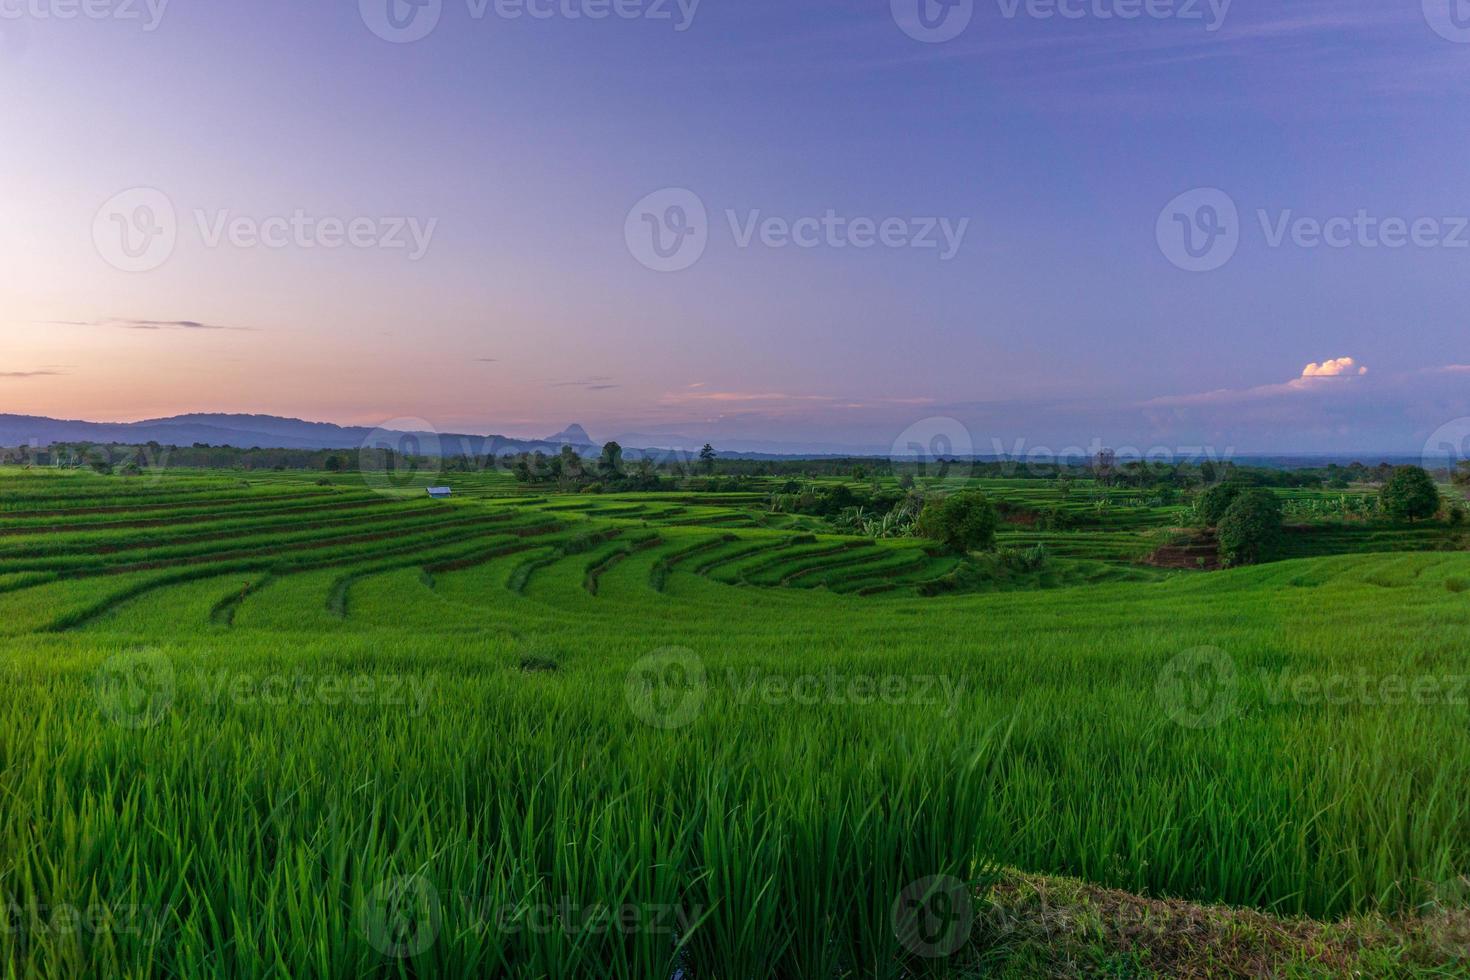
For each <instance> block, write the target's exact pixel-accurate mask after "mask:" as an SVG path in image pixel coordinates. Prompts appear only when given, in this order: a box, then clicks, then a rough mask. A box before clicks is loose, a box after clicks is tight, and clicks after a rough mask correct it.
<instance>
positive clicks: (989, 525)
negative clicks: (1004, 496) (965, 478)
mask: <svg viewBox="0 0 1470 980" xmlns="http://www.w3.org/2000/svg"><path fill="white" fill-rule="evenodd" d="M997 523H998V519H997V517H996V513H995V505H994V504H992V503H991V502H990V500H989V498H988V497H986V496H985V494H983V493H980V492H979V491H975V490H970V491H966V492H964V493H956V494H952V495H950V496H948V497H943V498H941V499H939V500H932V501H930V502H929V503H928V504H926V505H925V506H924V511H923V513H921V514H920V515H919V525H918V531H919V534H920V535H922V536H923V537H926V538H928V539H929V540H931V541H934V542H937V543H938V544H939V545H940V546H941V547H943V548H944V550H946V551H949V552H951V553H953V554H965V553H966V552H970V551H990V550H992V549H994V548H995V528H996V524H997Z"/></svg>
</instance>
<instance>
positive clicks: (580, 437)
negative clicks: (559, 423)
mask: <svg viewBox="0 0 1470 980" xmlns="http://www.w3.org/2000/svg"><path fill="white" fill-rule="evenodd" d="M546 441H547V442H560V443H565V444H567V445H572V446H590V445H592V437H591V436H589V435H588V434H587V430H586V429H584V428H582V427H581V426H580V425H578V424H576V423H575V422H573V423H572V424H571V425H569V426H567V427H566V428H565V429H562V430H561V431H560V432H558V433H557V434H556V435H554V436H548V437H547V438H546Z"/></svg>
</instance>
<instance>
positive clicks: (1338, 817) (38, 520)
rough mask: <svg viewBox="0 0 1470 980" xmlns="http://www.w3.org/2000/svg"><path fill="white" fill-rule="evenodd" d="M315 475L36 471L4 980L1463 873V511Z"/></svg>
mask: <svg viewBox="0 0 1470 980" xmlns="http://www.w3.org/2000/svg"><path fill="white" fill-rule="evenodd" d="M319 477H320V475H319V474H313V475H311V476H307V475H305V474H289V473H267V474H256V473H232V474H224V473H205V472H198V473H191V472H183V473H169V474H166V475H162V476H149V477H145V478H141V479H133V480H129V479H125V478H121V477H103V476H98V475H92V474H82V473H75V472H65V473H63V472H55V473H53V472H23V471H20V470H18V469H6V470H0V678H3V684H4V687H3V690H4V698H3V699H0V898H3V900H4V902H5V904H6V906H7V914H6V916H5V917H4V918H3V924H4V932H3V934H0V975H3V976H5V977H31V976H36V977H81V976H122V977H139V978H141V977H231V978H234V977H239V978H245V977H262V976H280V977H323V978H358V977H440V976H443V977H451V976H455V977H457V976H505V977H551V978H555V977H612V978H659V980H669V978H673V977H680V978H687V980H706V978H753V977H782V978H785V977H793V978H824V980H830V978H836V977H882V978H900V977H916V976H988V975H995V973H996V972H997V971H999V969H1000V966H999V964H998V961H997V960H996V956H997V955H998V954H997V952H996V950H998V949H1000V948H1002V947H1003V945H1004V944H1003V940H1004V936H1003V935H1002V934H1001V933H1003V931H1004V927H1003V926H1001V925H998V924H997V923H995V922H994V921H992V920H990V919H988V918H987V917H985V916H984V915H983V914H981V912H982V910H983V909H984V908H985V902H986V896H987V894H988V892H989V890H990V889H991V887H992V886H993V885H994V884H995V883H996V882H997V881H999V880H1000V878H1001V876H1002V874H1003V873H1005V871H1006V869H1020V870H1022V871H1024V872H1026V873H1029V874H1037V875H1057V876H1066V877H1069V878H1075V879H1080V880H1082V881H1085V882H1088V883H1092V884H1096V885H1102V886H1108V887H1111V888H1117V889H1122V890H1125V891H1127V892H1130V893H1134V894H1138V895H1143V896H1152V897H1158V898H1177V899H1185V900H1189V901H1191V902H1199V903H1218V904H1228V905H1233V906H1243V907H1246V908H1250V909H1256V910H1261V911H1264V912H1269V913H1272V914H1275V915H1280V916H1287V917H1292V916H1303V917H1311V918H1313V919H1320V920H1341V919H1346V918H1350V917H1354V916H1363V915H1389V916H1395V915H1408V914H1418V913H1419V912H1422V910H1424V909H1426V908H1441V907H1446V906H1454V907H1461V906H1462V905H1463V903H1464V899H1465V897H1466V894H1467V892H1466V890H1465V888H1464V882H1465V881H1466V879H1465V875H1466V874H1467V873H1470V688H1467V678H1470V551H1466V550H1465V542H1464V540H1463V539H1462V538H1461V537H1460V536H1459V532H1457V531H1451V530H1449V529H1446V528H1444V527H1441V526H1438V525H1436V526H1433V527H1431V526H1429V525H1423V526H1417V527H1393V526H1389V525H1377V524H1373V523H1371V522H1364V523H1357V524H1350V523H1331V522H1317V523H1311V522H1304V523H1303V524H1302V525H1301V526H1300V527H1296V528H1294V529H1293V530H1292V533H1291V534H1290V535H1289V538H1288V543H1287V552H1288V557H1287V560H1283V561H1279V562H1275V563H1272V564H1268V565H1263V566H1259V567H1254V568H1243V569H1237V570H1231V571H1223V572H1209V573H1204V572H1197V571H1189V570H1182V571H1181V570H1170V569H1166V568H1160V567H1155V566H1154V565H1152V564H1149V563H1147V562H1145V561H1144V560H1143V559H1144V558H1146V557H1147V556H1148V555H1149V554H1150V553H1151V552H1153V551H1154V550H1155V549H1157V548H1158V547H1160V546H1161V545H1163V544H1165V543H1166V542H1167V541H1168V540H1169V539H1170V535H1171V534H1173V533H1176V532H1175V530H1174V529H1176V528H1178V527H1179V526H1180V524H1181V522H1182V521H1183V510H1184V507H1183V505H1182V504H1170V505H1163V504H1158V503H1154V502H1150V501H1149V500H1147V499H1145V497H1143V496H1136V495H1131V494H1129V493H1127V492H1121V491H1120V492H1106V493H1105V492H1103V491H1101V490H1099V489H1097V488H1090V487H1085V486H1079V487H1078V488H1076V489H1075V490H1073V491H1072V492H1071V493H1070V495H1069V496H1068V497H1066V498H1065V499H1062V498H1058V497H1056V496H1055V491H1054V490H1053V489H1051V488H1050V487H1048V486H1046V485H1044V484H1043V483H1042V482H1041V481H1026V480H1021V479H1017V480H1011V481H1004V480H1002V481H986V482H987V484H988V485H987V486H986V487H985V489H987V491H988V492H989V493H990V494H991V495H992V496H993V497H994V498H996V499H998V500H1001V501H1009V502H1011V503H1013V504H1014V505H1015V506H1016V507H1018V508H1022V509H1024V508H1026V507H1033V506H1035V507H1039V506H1054V507H1062V508H1066V509H1070V510H1074V511H1076V512H1077V513H1079V514H1081V515H1083V516H1086V515H1091V518H1090V519H1088V520H1087V521H1086V522H1085V523H1083V522H1079V524H1078V525H1077V526H1076V527H1075V528H1073V529H1070V530H1043V529H1040V528H1037V527H1033V526H1030V525H1028V524H1027V523H1026V521H1025V520H1024V519H1020V520H1016V521H1013V522H1011V523H1008V524H1006V525H1005V526H1004V528H1003V530H1002V533H1001V542H1002V544H1003V545H1006V546H1009V547H1016V548H1030V547H1035V546H1036V545H1038V544H1039V545H1043V546H1044V548H1045V551H1046V552H1047V553H1048V554H1049V556H1050V560H1049V561H1048V562H1047V564H1046V565H1045V567H1044V568H1042V569H1040V570H1036V571H1016V570H1010V569H1005V568H1001V567H999V566H995V567H991V566H987V565H985V564H984V563H983V562H976V561H975V560H972V559H968V558H955V557H950V556H940V555H936V554H934V553H932V552H931V551H930V550H929V549H928V548H927V547H926V546H925V545H924V544H923V543H922V542H920V541H917V540H914V539H894V540H873V539H868V538H857V537H852V536H845V535H841V534H837V533H833V532H831V531H830V530H828V529H825V528H823V527H822V526H820V524H818V523H814V522H811V521H808V520H806V519H804V518H801V517H795V516H791V515H787V514H779V513H774V512H772V511H771V509H770V508H769V507H767V506H766V505H765V499H766V498H765V495H764V494H760V493H731V494H709V493H699V494H696V493H688V494H684V493H649V494H641V495H638V494H624V495H616V494H614V495H601V496H595V495H587V494H583V495H568V496H562V495H557V494H544V495H538V494H535V493H527V491H526V490H525V489H524V488H521V487H518V486H517V485H516V484H515V483H514V482H513V481H512V480H511V479H510V478H509V477H508V476H506V475H504V474H497V473H486V474H476V475H470V476H465V477H463V478H459V479H452V478H448V479H446V481H445V482H448V483H452V484H453V485H454V486H455V495H454V497H453V498H452V499H451V500H448V501H442V500H431V499H429V498H428V497H427V495H424V494H422V492H421V491H420V490H414V489H405V490H393V491H383V490H377V491H375V490H374V489H373V488H370V487H368V486H365V485H363V483H362V481H361V479H360V478H357V477H354V476H351V475H347V474H343V475H340V476H334V477H331V478H330V479H320V478H319ZM1145 496H1146V495H1145ZM1144 966H1146V964H1144ZM1439 969H1441V970H1442V971H1444V972H1441V973H1439V974H1438V975H1444V976H1450V975H1462V974H1460V973H1458V972H1457V967H1456V966H1454V965H1448V966H1445V965H1441V966H1440V967H1439ZM1132 970H1133V968H1130V969H1129V970H1122V971H1121V972H1119V973H1117V974H1116V975H1146V970H1144V969H1143V968H1142V967H1138V968H1137V971H1136V972H1131V971H1132Z"/></svg>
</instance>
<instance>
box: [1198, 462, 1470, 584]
mask: <svg viewBox="0 0 1470 980" xmlns="http://www.w3.org/2000/svg"><path fill="white" fill-rule="evenodd" d="M1377 475H1378V476H1380V477H1381V483H1382V486H1381V488H1380V490H1379V493H1378V497H1379V504H1380V507H1381V509H1382V511H1383V513H1384V514H1386V515H1387V516H1389V517H1390V518H1392V519H1394V520H1398V521H1409V522H1411V523H1412V522H1416V521H1425V520H1430V519H1433V518H1435V517H1437V516H1439V515H1440V514H1442V513H1443V514H1445V515H1446V517H1447V519H1449V520H1451V521H1460V520H1463V519H1464V511H1463V509H1461V508H1460V507H1458V506H1455V505H1453V504H1452V503H1451V502H1448V501H1446V500H1445V499H1444V496H1443V495H1442V494H1441V493H1440V490H1439V486H1438V485H1437V484H1436V483H1435V482H1434V477H1433V476H1431V475H1430V474H1429V472H1428V471H1427V470H1425V469H1424V468H1423V467H1421V466H1396V467H1390V468H1389V469H1388V470H1385V471H1382V472H1381V473H1377ZM1196 514H1197V516H1198V519H1199V521H1200V523H1201V524H1203V525H1205V526H1207V527H1212V528H1214V529H1215V533H1216V536H1217V537H1218V539H1219V542H1220V557H1221V559H1222V560H1223V561H1224V562H1225V563H1226V564H1227V565H1251V564H1255V563H1257V562H1260V561H1266V560H1269V558H1270V557H1271V555H1272V553H1273V552H1274V550H1275V549H1276V547H1277V545H1278V544H1279V542H1280V539H1281V535H1282V532H1283V520H1282V504H1281V499H1280V498H1279V497H1277V496H1276V494H1274V493H1272V492H1271V491H1270V490H1268V489H1266V488H1264V487H1256V486H1250V485H1248V484H1245V483H1242V482H1231V483H1222V484H1219V485H1217V486H1213V487H1211V488H1209V489H1208V490H1206V491H1205V492H1204V493H1203V494H1201V495H1200V497H1199V499H1198V501H1197V502H1196Z"/></svg>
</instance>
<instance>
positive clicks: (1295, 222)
mask: <svg viewBox="0 0 1470 980" xmlns="http://www.w3.org/2000/svg"><path fill="white" fill-rule="evenodd" d="M389 2H390V0H361V2H360V3H359V0H320V2H313V3H300V2H294V3H286V2H284V0H256V2H253V3H249V4H222V3H218V2H214V0H210V2H205V0H169V2H167V3H164V2H163V0H151V3H150V0H126V3H125V2H124V0H0V84H3V85H4V89H5V92H6V96H5V98H4V99H3V100H0V132H3V133H4V134H5V138H4V139H3V140H0V188H3V192H0V204H3V209H0V214H3V221H0V260H3V266H0V268H3V272H0V336H3V338H4V339H3V343H0V412H14V413H26V414H46V415H54V416H65V417H88V418H96V419H108V420H114V419H134V418H143V417H149V416H157V415H164V414H173V413H178V412H186V411H242V412H247V411H248V412H270V413H276V414H287V415H295V416H301V417H307V418H313V419H324V420H330V421H337V422H343V423H366V424H378V423H381V422H383V421H384V420H387V419H392V418H397V417H419V418H423V419H426V420H428V421H430V422H432V423H433V424H434V425H436V426H439V427H441V428H445V429H459V430H464V429H473V430H478V431H495V432H504V433H508V434H513V435H545V434H548V433H550V432H552V431H554V430H556V429H559V428H561V427H562V426H563V425H565V424H566V423H568V422H572V421H579V422H582V423H583V424H585V425H586V426H587V428H588V429H589V430H590V431H591V433H592V435H593V436H594V437H597V438H606V437H612V436H619V435H623V436H626V435H650V436H668V435H670V434H675V433H677V434H680V435H684V436H687V437H689V438H692V439H696V440H701V441H702V440H704V439H710V440H713V441H715V442H716V443H717V444H722V445H731V446H735V445H739V444H742V443H755V442H780V443H785V444H791V445H804V446H815V445H822V446H828V447H830V446H838V445H846V446H860V447H882V446H888V445H891V444H892V443H893V442H894V440H895V439H898V438H899V436H900V434H901V433H903V432H904V431H905V430H906V429H908V428H909V427H910V426H913V425H915V424H916V423H917V424H924V423H923V420H925V419H929V418H934V417H952V418H955V419H957V420H959V421H960V422H961V423H962V424H963V426H964V427H965V428H966V429H967V430H968V431H969V432H970V433H972V434H973V440H974V442H975V445H976V449H977V451H982V452H990V451H991V450H992V448H993V447H994V446H995V445H997V444H999V445H1004V446H1006V447H1007V448H1014V447H1015V446H1017V445H1023V446H1031V447H1034V446H1038V445H1046V446H1050V447H1053V448H1057V449H1060V448H1061V447H1063V446H1070V445H1082V446H1086V445H1088V443H1089V442H1090V441H1092V440H1101V441H1103V442H1107V443H1113V444H1119V443H1123V444H1129V445H1136V446H1140V447H1148V446H1191V445H1197V444H1208V445H1212V446H1215V447H1218V448H1219V449H1220V450H1221V451H1223V450H1224V449H1226V448H1232V449H1235V450H1236V451H1240V452H1251V451H1287V450H1324V451H1326V450H1331V451H1344V452H1347V451H1354V450H1364V451H1367V450H1380V451H1386V450H1403V451H1417V450H1418V448H1419V447H1420V446H1421V445H1422V444H1423V443H1424V440H1425V439H1426V438H1428V437H1429V435H1430V433H1431V432H1433V431H1434V430H1436V429H1439V428H1440V427H1441V426H1442V425H1444V424H1446V423H1453V422H1454V420H1456V419H1459V418H1463V417H1466V416H1470V369H1466V368H1464V367H1461V366H1463V365H1470V331H1467V329H1466V326H1467V325H1466V311H1467V310H1470V228H1467V226H1470V220H1467V216H1470V181H1467V180H1466V177H1465V161H1466V160H1467V158H1470V153H1467V149H1470V146H1467V144H1470V4H1464V3H1459V0H1335V2H1317V0H1303V2H1293V3H1289V4H1288V3H1281V2H1271V3H1266V2H1262V0H1235V2H1234V3H1228V4H1227V3H1225V2H1224V0H1198V2H1196V0H1172V2H1171V0H1030V2H1023V0H1022V2H1018V0H974V2H973V3H972V4H968V5H967V3H966V2H965V0H960V2H959V5H958V6H956V7H954V8H953V9H949V8H945V7H942V6H940V5H939V3H938V0H922V2H923V3H924V4H925V6H926V10H925V13H926V14H927V19H926V20H925V19H921V18H920V17H919V13H920V11H919V6H918V5H919V3H920V2H921V0H892V2H890V0H843V2H835V0H831V2H829V0H806V2H802V3H791V2H790V0H740V2H738V3H737V2H733V0H699V2H698V3H695V2H694V0H683V3H682V4H681V3H679V2H678V0H667V2H665V0H499V2H497V0H488V3H486V4H482V3H481V2H480V0H417V2H427V3H428V4H429V6H426V7H424V8H423V9H418V8H415V7H413V6H410V5H409V4H407V3H406V2H405V0H391V2H392V5H393V6H392V8H391V9H390V7H389ZM1452 3H1459V5H1460V8H1463V9H1460V10H1458V13H1459V14H1463V15H1464V16H1463V17H1457V16H1456V14H1457V10H1456V8H1454V7H1452V6H1451V4H1452ZM971 7H973V9H971ZM531 9H534V10H535V11H536V12H537V13H538V14H544V15H546V16H538V17H532V16H530V15H529V13H523V15H522V16H519V17H511V16H507V15H508V14H512V13H515V12H517V11H526V10H531ZM599 13H602V14H605V15H606V16H604V17H601V18H598V17H595V16H594V15H596V14H599ZM1063 13H1065V14H1067V15H1068V16H1063ZM68 14H74V15H75V16H67V15H68ZM572 14H577V15H579V16H576V17H573V16H571V15H572ZM1047 14H1051V16H1047ZM1128 14H1136V15H1137V16H1136V17H1131V18H1129V17H1125V15H1128ZM436 17H437V20H435V18H436ZM966 18H968V20H966ZM395 24H396V25H398V26H396V27H395V26H394V25H395ZM926 24H928V25H932V26H925V25H926ZM1462 24H1463V26H1461V25H1462ZM430 27H432V29H431V30H430V29H429V28H430ZM425 31H427V33H426V35H425V36H424V37H422V38H421V39H419V40H413V41H405V39H406V38H408V37H411V36H414V35H416V34H419V33H424V32H425ZM951 34H952V35H954V36H953V37H949V39H947V40H944V39H942V38H945V37H948V36H949V35H951ZM400 42H404V43H400ZM1200 189H1213V190H1211V191H1209V192H1208V193H1205V192H1203V191H1201V190H1200ZM772 219H775V220H774V221H773V220H772ZM655 230H657V231H658V232H659V236H660V239H661V242H660V245H661V247H662V249H663V252H662V253H660V251H659V250H658V249H656V248H654V242H653V233H654V231H655ZM1186 231H1188V232H1189V238H1190V240H1189V241H1188V242H1186V241H1185V238H1184V236H1185V232H1186ZM796 241H799V242H800V243H801V244H796V243H795V242H796ZM931 246H932V247H931ZM1191 249H1193V251H1192V252H1191ZM665 269H674V270H676V271H661V270H665ZM1194 270H1203V271H1194ZM1342 358H1352V359H1353V361H1352V365H1351V367H1350V368H1343V366H1342V364H1339V363H1337V361H1338V359H1342ZM1328 362H1333V364H1332V366H1331V369H1330V370H1325V371H1324V370H1322V369H1320V368H1319V369H1318V370H1317V371H1314V372H1312V373H1314V374H1318V375H1327V376H1316V377H1304V376H1303V375H1304V373H1305V368H1306V366H1307V365H1309V364H1315V365H1319V366H1320V365H1323V364H1326V363H1328ZM1364 369H1366V373H1364ZM1467 431H1470V430H1467ZM997 440H999V443H997Z"/></svg>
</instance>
